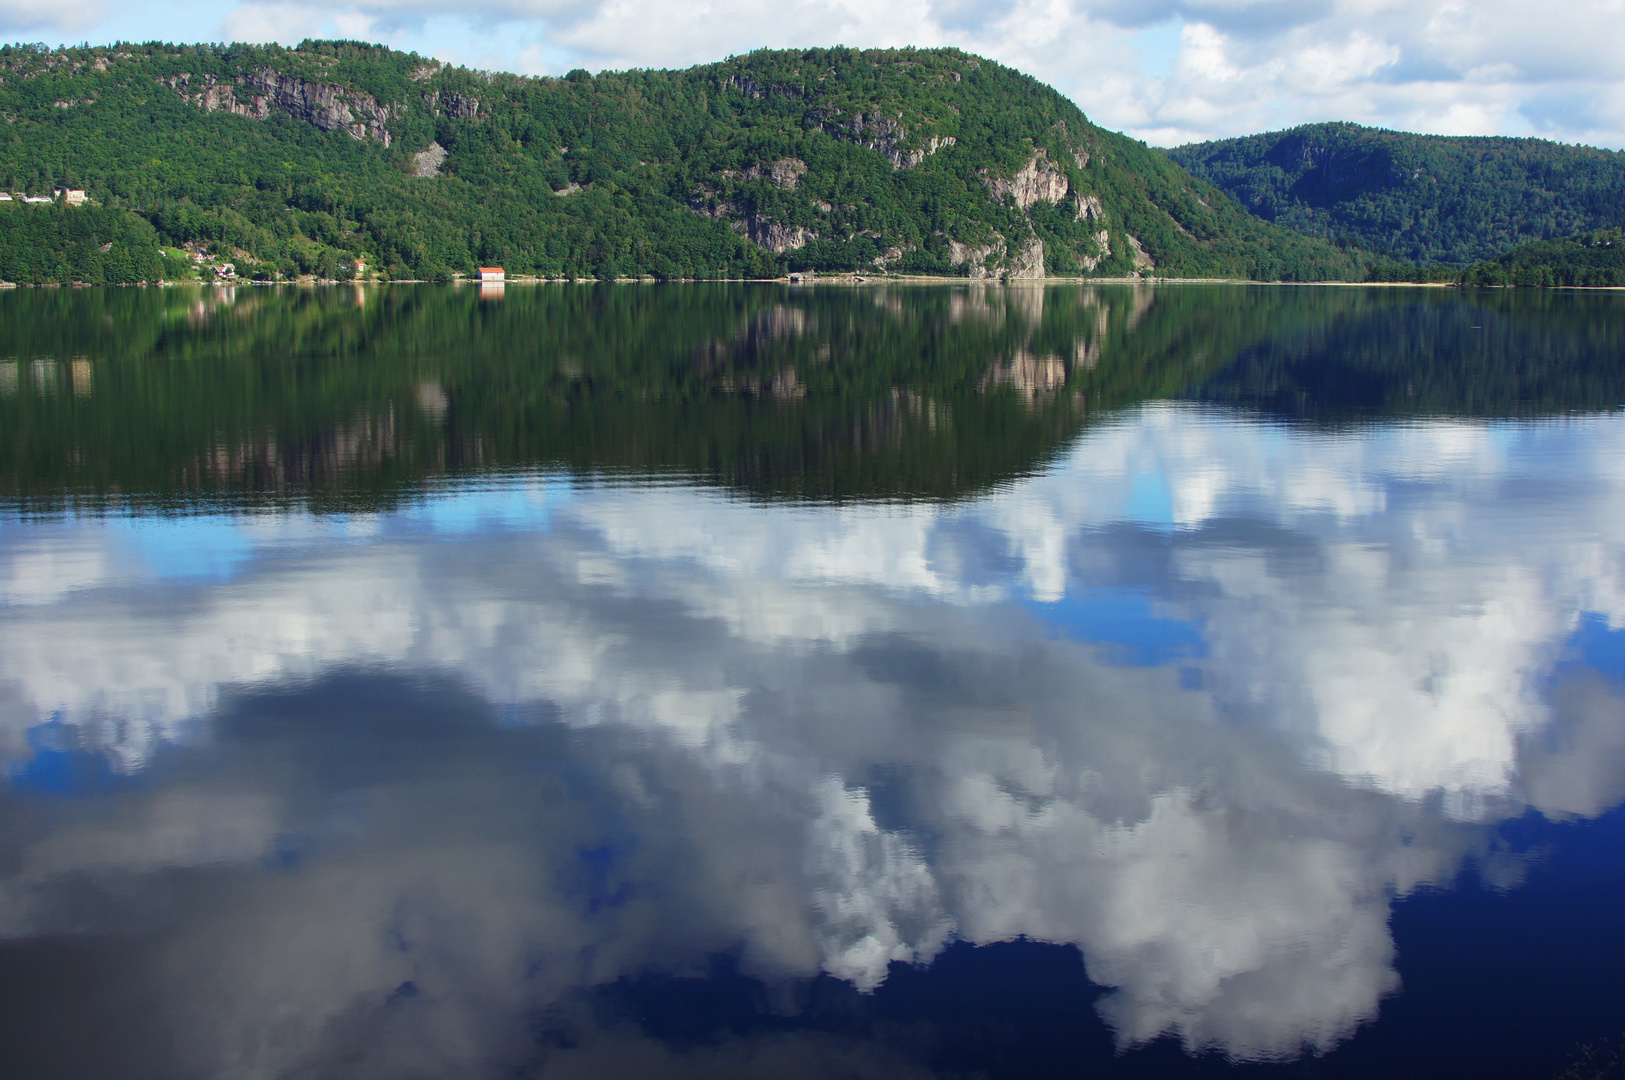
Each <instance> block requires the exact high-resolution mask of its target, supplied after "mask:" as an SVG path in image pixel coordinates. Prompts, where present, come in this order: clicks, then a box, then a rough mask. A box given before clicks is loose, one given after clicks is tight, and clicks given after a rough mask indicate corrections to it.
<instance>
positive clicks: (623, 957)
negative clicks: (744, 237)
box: [0, 284, 1625, 1080]
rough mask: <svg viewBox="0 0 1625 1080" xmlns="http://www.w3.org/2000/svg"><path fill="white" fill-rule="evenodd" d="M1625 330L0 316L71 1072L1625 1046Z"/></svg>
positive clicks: (154, 304)
mask: <svg viewBox="0 0 1625 1080" xmlns="http://www.w3.org/2000/svg"><path fill="white" fill-rule="evenodd" d="M1622 406H1625V298H1621V297H1619V296H1617V295H1612V294H1582V293H1558V292H1516V291H1504V290H1503V291H1493V292H1462V291H1457V290H1430V289H1377V288H1370V289H1362V288H1335V287H1319V288H1316V287H1273V286H1227V285H1211V286H1207V285H1182V286H1128V285H1121V286H1078V285H1067V286H1052V287H1048V288H1044V287H1039V286H1027V287H997V286H987V287H980V286H971V285H965V286H946V285H944V286H915V287H907V286H899V285H884V286H872V287H865V288H848V287H833V286H817V287H793V286H782V285H771V284H762V285H659V286H656V285H619V286H607V285H604V286H586V285H542V286H528V287H527V286H520V285H509V286H507V287H506V288H505V289H502V288H497V289H492V288H490V287H485V288H483V289H481V288H478V287H472V286H465V287H452V286H387V287H369V288H365V289H360V288H341V287H332V288H325V289H321V288H319V289H296V288H239V289H235V290H233V289H230V288H219V289H214V288H207V289H185V288H174V289H162V290H160V289H105V290H93V289H75V290H69V289H57V290H9V291H6V292H4V293H0V765H3V767H4V769H5V778H6V779H5V783H4V785H3V786H0V1058H3V1059H4V1060H6V1061H8V1062H9V1063H10V1064H9V1065H8V1071H10V1072H13V1073H14V1074H15V1075H27V1076H29V1077H98V1078H108V1077H120V1078H123V1077H141V1078H146V1077H151V1078H166V1080H169V1078H185V1077H251V1078H260V1077H264V1078H272V1077H279V1078H280V1077H323V1078H326V1077H356V1078H362V1077H377V1078H385V1077H388V1078H395V1077H481V1076H492V1077H495V1076H502V1077H515V1076H523V1077H619V1076H627V1077H631V1076H637V1077H748V1076H772V1077H830V1076H849V1077H887V1078H899V1077H949V1076H984V1077H990V1078H1018V1077H1033V1078H1037V1077H1054V1076H1061V1075H1068V1076H1071V1075H1090V1076H1096V1075H1098V1076H1110V1077H1117V1076H1124V1077H1150V1076H1157V1077H1180V1076H1200V1077H1214V1076H1260V1077H1271V1076H1283V1077H1285V1076H1315V1077H1367V1076H1382V1077H1438V1076H1442V1075H1474V1076H1478V1077H1526V1078H1531V1080H1544V1078H1547V1077H1552V1076H1554V1075H1555V1074H1556V1073H1558V1072H1559V1071H1560V1070H1562V1069H1564V1068H1565V1067H1566V1066H1567V1065H1568V1064H1569V1063H1570V1062H1571V1061H1572V1060H1573V1057H1574V1055H1575V1054H1576V1053H1577V1052H1578V1048H1579V1047H1580V1046H1582V1045H1583V1044H1598V1043H1600V1042H1601V1041H1602V1040H1617V1039H1618V1038H1619V1037H1620V1036H1622V1035H1625V918H1622V916H1621V912H1622V911H1625V858H1622V855H1625V811H1622V810H1621V808H1620V806H1621V803H1622V802H1625V528H1622V524H1621V523H1622V522H1625V412H1622V411H1621V409H1622Z"/></svg>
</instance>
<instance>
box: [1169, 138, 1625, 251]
mask: <svg viewBox="0 0 1625 1080" xmlns="http://www.w3.org/2000/svg"><path fill="white" fill-rule="evenodd" d="M1167 154H1168V156H1169V157H1170V158H1172V159H1173V160H1174V161H1176V162H1178V163H1179V164H1181V165H1183V166H1184V167H1185V168H1187V169H1189V170H1190V171H1191V172H1192V173H1194V174H1195V175H1197V176H1199V177H1201V178H1202V179H1204V180H1207V181H1209V182H1211V183H1213V184H1216V185H1218V186H1219V187H1221V188H1223V189H1224V190H1225V191H1226V192H1228V193H1229V194H1230V195H1232V196H1234V197H1235V198H1236V199H1237V200H1238V201H1239V202H1240V203H1241V204H1242V205H1243V206H1245V207H1247V208H1248V209H1249V210H1251V211H1252V212H1253V213H1255V214H1257V215H1258V216H1260V217H1262V218H1264V219H1266V220H1268V221H1272V222H1274V223H1276V224H1277V225H1285V226H1286V227H1288V228H1290V229H1294V230H1296V231H1298V232H1300V233H1302V234H1304V235H1305V236H1312V237H1319V238H1321V239H1325V240H1333V241H1336V240H1339V239H1343V238H1348V239H1352V240H1354V241H1357V242H1358V243H1360V244H1362V245H1365V246H1367V247H1370V248H1373V249H1375V250H1378V251H1381V252H1385V253H1388V254H1391V255H1393V256H1395V257H1398V258H1402V259H1406V260H1409V261H1411V262H1416V263H1423V264H1427V263H1444V264H1448V265H1454V266H1463V265H1466V264H1468V263H1472V262H1476V261H1478V260H1482V259H1490V258H1494V257H1496V256H1498V255H1500V254H1501V253H1502V252H1504V251H1506V250H1507V249H1508V248H1510V247H1512V246H1513V245H1516V244H1522V243H1527V242H1529V241H1533V240H1548V239H1552V238H1555V237H1563V236H1569V235H1572V234H1574V233H1579V232H1583V231H1587V230H1593V229H1603V228H1617V227H1619V226H1621V225H1625V152H1616V151H1612V150H1598V149H1595V148H1592V147H1585V146H1567V145H1564V144H1562V143H1555V142H1549V141H1547V140H1545V139H1511V138H1500V137H1488V136H1483V137H1480V136H1443V135H1412V134H1408V133H1406V132H1400V131H1383V130H1380V129H1377V128H1367V127H1361V126H1359V125H1358V124H1305V125H1303V126H1302V127H1295V128H1291V129H1289V130H1287V131H1276V132H1270V133H1269V134H1266V135H1249V136H1247V137H1245V138H1239V139H1221V140H1218V141H1216V142H1205V143H1194V144H1192V145H1189V146H1181V147H1178V148H1176V149H1173V150H1169V151H1167Z"/></svg>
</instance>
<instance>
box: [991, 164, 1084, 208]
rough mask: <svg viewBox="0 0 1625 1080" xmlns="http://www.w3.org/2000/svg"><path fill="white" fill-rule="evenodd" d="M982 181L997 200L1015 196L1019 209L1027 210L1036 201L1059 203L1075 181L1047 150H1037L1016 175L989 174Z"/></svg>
mask: <svg viewBox="0 0 1625 1080" xmlns="http://www.w3.org/2000/svg"><path fill="white" fill-rule="evenodd" d="M982 183H983V184H985V185H986V186H987V189H988V191H989V192H990V193H991V194H992V195H993V197H994V198H995V199H999V200H1002V199H1004V198H1005V196H1007V195H1008V196H1010V197H1011V198H1013V199H1015V202H1016V207H1017V209H1019V210H1021V211H1022V213H1026V212H1027V211H1028V210H1030V209H1032V207H1033V204H1034V203H1039V202H1050V203H1059V202H1060V201H1061V200H1062V199H1065V198H1066V194H1067V192H1068V191H1070V190H1071V187H1072V184H1071V181H1069V180H1068V179H1067V178H1066V173H1064V172H1062V171H1061V169H1060V168H1059V167H1058V166H1057V165H1056V164H1055V163H1054V162H1053V161H1051V160H1050V159H1049V154H1048V152H1047V151H1044V150H1042V149H1040V150H1036V151H1034V152H1033V156H1032V157H1031V158H1029V159H1028V161H1027V164H1025V165H1023V166H1022V167H1021V168H1020V169H1019V170H1017V172H1016V174H1015V175H1014V176H1011V177H1009V178H1004V177H986V176H984V177H983V178H982Z"/></svg>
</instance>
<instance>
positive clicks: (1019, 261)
mask: <svg viewBox="0 0 1625 1080" xmlns="http://www.w3.org/2000/svg"><path fill="white" fill-rule="evenodd" d="M1010 276H1011V277H1012V278H1041V277H1043V276H1044V241H1042V240H1040V239H1038V237H1036V236H1035V237H1033V238H1032V239H1031V240H1030V241H1028V242H1027V246H1026V247H1024V248H1022V249H1021V250H1020V251H1017V252H1015V253H1014V254H1012V255H1011V256H1010Z"/></svg>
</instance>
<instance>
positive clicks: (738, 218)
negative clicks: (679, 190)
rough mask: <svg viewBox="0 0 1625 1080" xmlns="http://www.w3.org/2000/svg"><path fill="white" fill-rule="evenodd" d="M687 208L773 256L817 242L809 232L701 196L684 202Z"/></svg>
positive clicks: (728, 203)
mask: <svg viewBox="0 0 1625 1080" xmlns="http://www.w3.org/2000/svg"><path fill="white" fill-rule="evenodd" d="M688 208H689V209H690V210H692V211H694V212H695V213H696V214H699V215H700V216H701V217H708V218H715V219H717V220H719V221H726V222H727V223H728V225H729V226H730V227H731V228H732V229H733V230H734V231H735V232H737V233H740V234H741V235H744V236H748V237H749V238H750V241H751V243H753V244H755V245H756V246H757V247H762V248H766V249H767V250H768V251H771V252H774V253H778V252H783V251H794V250H795V249H796V248H800V247H806V246H807V244H808V242H809V241H812V240H816V239H817V238H818V234H817V233H815V232H813V231H812V230H811V229H807V228H803V227H802V226H800V225H786V224H784V223H783V222H781V221H774V220H773V219H772V218H768V217H763V216H762V215H760V214H758V213H756V212H755V211H753V210H752V211H746V210H741V209H740V208H739V207H738V206H736V205H735V204H733V203H731V202H725V201H721V200H714V199H710V198H707V197H706V196H705V195H704V193H696V194H695V195H693V196H692V197H691V198H690V199H689V200H688Z"/></svg>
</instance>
